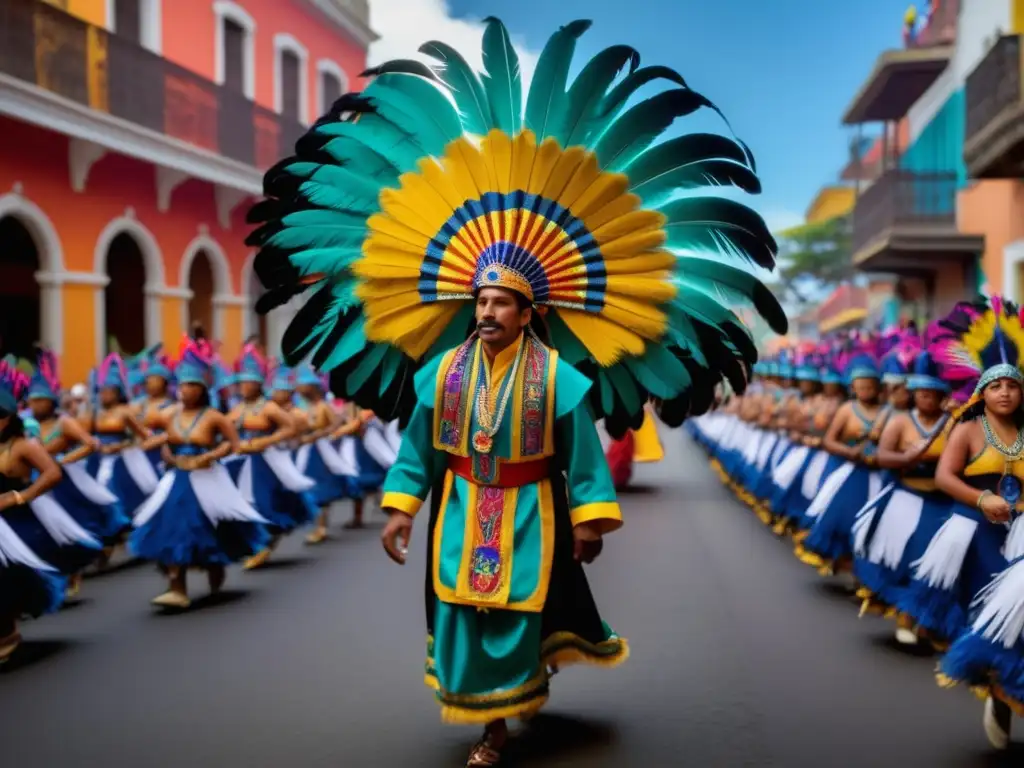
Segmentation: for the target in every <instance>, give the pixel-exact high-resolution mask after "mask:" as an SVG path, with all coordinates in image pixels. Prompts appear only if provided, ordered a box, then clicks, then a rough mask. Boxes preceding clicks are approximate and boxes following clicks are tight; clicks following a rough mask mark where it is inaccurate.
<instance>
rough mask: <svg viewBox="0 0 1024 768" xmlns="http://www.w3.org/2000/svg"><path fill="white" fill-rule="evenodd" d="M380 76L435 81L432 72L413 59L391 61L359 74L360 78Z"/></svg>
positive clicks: (435, 77)
mask: <svg viewBox="0 0 1024 768" xmlns="http://www.w3.org/2000/svg"><path fill="white" fill-rule="evenodd" d="M382 75H415V76H417V77H422V78H425V79H427V80H436V79H437V76H436V75H435V74H434V71H433V70H432V69H431V68H430V67H428V66H427V65H426V64H424V63H423V62H422V61H416V60H415V59H393V60H392V61H385V62H384V63H383V64H380V65H379V66H376V67H370V68H369V69H366V70H363V71H362V72H360V73H359V76H360V77H367V78H369V77H380V76H382Z"/></svg>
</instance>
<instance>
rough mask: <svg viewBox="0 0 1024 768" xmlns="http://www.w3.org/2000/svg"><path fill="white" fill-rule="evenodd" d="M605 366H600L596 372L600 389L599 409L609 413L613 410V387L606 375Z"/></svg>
mask: <svg viewBox="0 0 1024 768" xmlns="http://www.w3.org/2000/svg"><path fill="white" fill-rule="evenodd" d="M607 371H608V369H607V368H600V369H599V370H598V372H597V383H598V388H599V389H600V390H601V411H602V412H604V413H611V412H612V411H614V410H615V387H614V386H612V382H611V379H610V378H609V377H608V373H607Z"/></svg>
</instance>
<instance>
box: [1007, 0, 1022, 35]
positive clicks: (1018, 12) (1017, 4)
mask: <svg viewBox="0 0 1024 768" xmlns="http://www.w3.org/2000/svg"><path fill="white" fill-rule="evenodd" d="M1010 26H1011V29H1010V32H1011V33H1012V34H1014V35H1019V34H1021V33H1024V0H1010Z"/></svg>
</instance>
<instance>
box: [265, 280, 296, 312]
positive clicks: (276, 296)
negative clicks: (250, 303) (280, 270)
mask: <svg viewBox="0 0 1024 768" xmlns="http://www.w3.org/2000/svg"><path fill="white" fill-rule="evenodd" d="M304 290H305V286H302V285H282V286H280V287H278V288H270V289H269V290H267V292H266V293H264V294H263V295H262V296H260V297H259V299H257V300H256V312H257V314H260V315H265V314H267V312H270V311H271V310H274V309H277V308H278V307H280V306H283V305H284V304H287V303H288V302H289V301H291V300H292V298H293V297H294V296H297V295H299V294H300V293H302V292H303V291H304Z"/></svg>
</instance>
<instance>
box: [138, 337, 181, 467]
mask: <svg viewBox="0 0 1024 768" xmlns="http://www.w3.org/2000/svg"><path fill="white" fill-rule="evenodd" d="M162 347H163V345H161V344H158V345H157V346H156V347H154V348H153V349H151V350H149V351H148V352H147V355H146V358H145V360H144V361H143V362H142V368H141V370H142V373H143V375H144V376H145V378H144V381H143V386H144V388H145V394H144V395H143V396H142V397H141V398H139V399H138V400H136V401H135V417H136V419H137V420H138V421H139V422H140V423H141V424H142V426H144V427H145V428H146V429H147V430H149V432H150V434H152V435H159V434H160V432H159V429H158V428H157V425H158V424H161V423H163V421H162V419H161V418H160V416H159V414H160V412H161V411H163V410H164V409H165V408H170V407H171V406H172V405H174V398H173V397H171V378H172V377H171V366H170V361H169V360H168V359H167V356H166V355H163V354H161V352H160V350H161V349H162ZM145 453H146V458H148V459H149V463H150V464H152V465H153V469H154V470H155V471H156V473H157V474H158V475H159V474H161V473H163V470H164V467H163V460H162V459H161V458H160V453H161V447H160V446H159V445H151V446H150V447H148V448H147V449H146V451H145Z"/></svg>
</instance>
